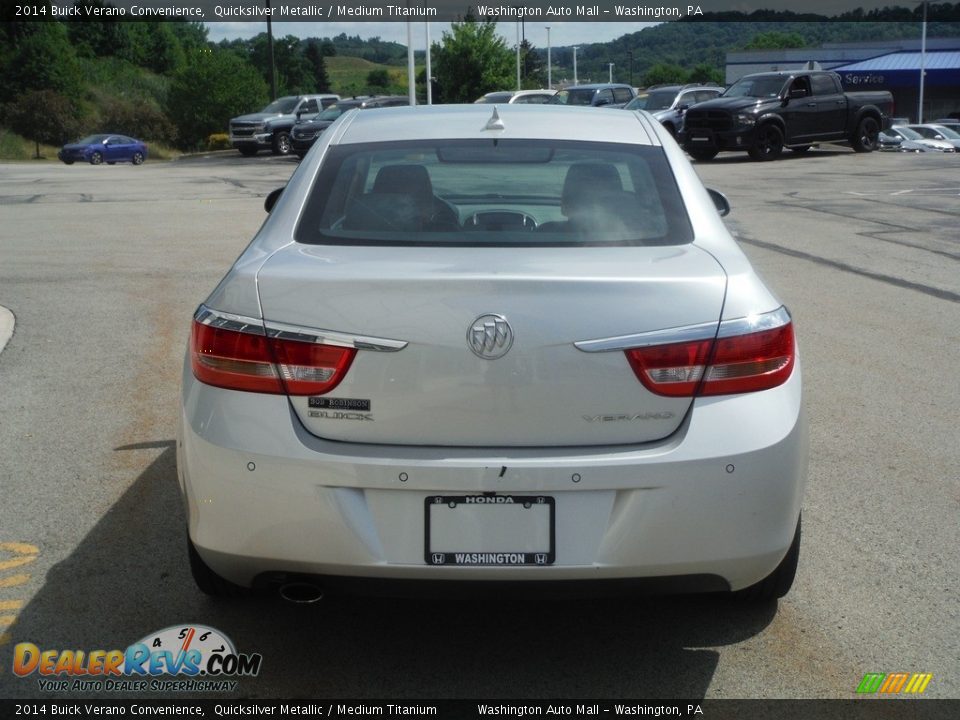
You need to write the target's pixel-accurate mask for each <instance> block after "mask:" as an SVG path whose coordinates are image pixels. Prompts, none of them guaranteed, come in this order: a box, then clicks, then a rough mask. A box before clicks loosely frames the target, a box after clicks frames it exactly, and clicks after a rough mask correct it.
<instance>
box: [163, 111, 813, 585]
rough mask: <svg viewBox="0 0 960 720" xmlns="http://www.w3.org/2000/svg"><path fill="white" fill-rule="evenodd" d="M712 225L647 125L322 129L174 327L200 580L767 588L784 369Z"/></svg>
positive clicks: (787, 467) (669, 145)
mask: <svg viewBox="0 0 960 720" xmlns="http://www.w3.org/2000/svg"><path fill="white" fill-rule="evenodd" d="M718 208H721V209H724V210H728V209H729V206H726V205H725V200H723V198H722V196H719V194H717V193H713V194H711V193H708V191H707V190H705V189H704V187H703V185H701V183H700V181H699V179H698V178H697V176H696V174H695V173H694V171H693V169H692V167H691V165H690V163H689V162H688V161H687V159H686V158H685V156H684V154H683V152H682V151H681V150H680V148H679V147H678V146H677V144H676V143H675V142H674V141H673V139H672V138H671V137H670V135H669V133H668V132H667V131H666V130H665V129H664V128H663V127H662V126H661V125H660V123H658V122H656V121H655V120H653V119H652V118H651V117H650V116H649V115H647V114H645V113H634V112H621V113H597V112H596V110H593V109H590V108H587V109H581V108H568V107H555V106H522V105H503V106H493V107H491V106H490V105H469V106H437V107H430V108H426V107H401V108H394V109H385V110H381V111H378V112H375V113H366V112H351V113H347V114H345V115H344V116H343V117H342V118H340V119H339V120H337V122H336V123H335V124H334V125H333V126H331V127H330V129H329V130H328V131H327V132H326V133H324V134H323V135H322V136H321V137H320V139H319V140H318V141H317V143H316V145H315V146H314V147H313V149H312V150H311V151H310V152H309V154H308V155H307V157H306V159H305V160H304V161H303V163H302V164H301V165H300V166H299V167H298V169H297V170H296V172H295V173H294V175H293V177H292V178H291V180H290V182H289V184H288V185H287V186H286V188H285V189H284V190H283V191H282V194H280V196H279V199H277V200H276V203H275V205H273V206H272V210H271V212H270V215H269V216H268V219H267V221H266V222H265V223H264V225H263V227H262V228H261V229H260V231H259V232H258V233H257V235H256V237H255V238H254V239H253V241H252V242H251V244H250V245H249V247H248V248H247V249H246V251H245V252H244V253H243V254H242V255H241V256H240V258H239V259H238V260H237V261H236V263H235V264H234V265H233V267H232V268H231V269H230V270H229V272H228V273H227V274H226V276H225V277H224V278H223V280H222V281H221V282H220V284H219V285H218V286H217V288H216V289H215V290H214V291H213V293H212V294H211V295H210V296H209V297H208V298H207V299H206V300H204V301H203V304H201V305H200V307H199V308H198V309H197V311H196V314H195V315H194V318H193V327H192V333H191V337H190V342H189V348H188V350H187V357H186V362H185V366H184V372H183V390H182V412H181V428H180V433H179V439H178V443H177V456H178V457H177V459H178V465H179V478H180V485H181V488H182V491H183V497H184V501H185V504H186V509H187V517H188V521H189V554H190V562H191V567H192V570H193V575H194V578H195V579H196V582H197V584H198V585H199V587H200V588H201V589H202V590H203V591H205V592H207V593H210V594H213V595H236V594H240V593H242V592H244V591H246V590H248V589H250V588H268V587H277V588H279V589H280V592H281V594H283V595H285V596H286V597H288V598H289V599H295V600H301V601H307V600H313V599H316V598H319V597H321V595H322V594H323V593H325V592H328V591H331V590H334V589H347V590H351V591H352V590H356V589H357V588H360V590H361V591H366V589H368V588H370V587H371V586H372V585H376V586H377V588H378V589H380V588H382V587H383V586H384V585H386V586H387V587H388V588H390V587H392V588H399V587H405V588H408V587H409V586H411V585H413V586H415V587H416V588H417V589H418V590H421V589H424V588H429V589H430V591H431V592H432V591H433V590H440V591H442V590H443V589H449V588H451V587H458V586H459V587H461V588H462V587H463V585H464V582H466V583H468V588H469V589H470V591H473V590H479V589H490V588H500V587H501V586H502V584H503V583H507V584H509V586H510V587H522V588H527V589H529V588H531V587H533V588H546V587H549V588H552V589H559V588H564V587H566V588H569V587H571V586H574V587H577V588H582V585H581V583H580V581H590V582H591V583H593V584H592V585H590V586H589V587H588V591H589V592H592V591H593V590H594V589H597V590H603V589H604V588H605V587H610V586H612V587H623V586H627V587H629V588H631V589H639V590H641V591H645V592H652V591H657V592H662V591H667V592H701V591H720V592H731V591H733V592H738V593H739V595H741V596H745V597H748V598H755V599H772V598H776V597H780V596H782V595H784V594H785V593H786V592H787V591H788V590H789V588H790V585H791V583H792V581H793V577H794V573H795V570H796V565H797V558H798V554H799V545H800V506H801V499H802V495H803V489H804V485H805V482H806V470H807V439H806V435H807V433H806V423H805V420H804V412H803V404H802V398H801V381H800V359H799V356H798V352H797V345H796V341H795V339H794V328H793V323H792V322H791V317H790V313H789V312H788V311H787V309H786V308H785V307H784V306H783V305H782V304H781V302H780V301H779V300H778V299H777V298H776V297H775V296H774V295H773V293H772V292H771V291H770V290H769V289H767V287H766V286H765V285H764V284H763V282H762V281H761V280H760V279H759V278H758V277H757V275H756V273H755V272H754V270H753V269H752V267H751V266H750V263H749V262H748V261H747V259H746V257H745V256H744V254H743V253H742V252H741V251H740V249H739V247H738V246H737V245H736V243H735V242H734V241H733V240H732V239H731V237H730V235H729V233H728V232H727V230H726V228H725V227H724V224H723V221H722V220H721V217H720V213H719V212H718ZM431 581H433V582H431Z"/></svg>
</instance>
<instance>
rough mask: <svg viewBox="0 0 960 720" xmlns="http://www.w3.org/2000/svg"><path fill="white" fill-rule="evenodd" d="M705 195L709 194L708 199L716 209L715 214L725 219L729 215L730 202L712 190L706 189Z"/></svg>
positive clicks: (717, 191) (720, 193) (724, 196)
mask: <svg viewBox="0 0 960 720" xmlns="http://www.w3.org/2000/svg"><path fill="white" fill-rule="evenodd" d="M707 193H709V195H710V199H711V200H713V205H714V207H715V208H717V212H718V213H720V217H726V216H727V215H729V214H730V201H729V200H727V196H726V195H724V194H723V193H722V192H720V191H719V190H714V189H713V188H707Z"/></svg>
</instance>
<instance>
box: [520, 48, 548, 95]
mask: <svg viewBox="0 0 960 720" xmlns="http://www.w3.org/2000/svg"><path fill="white" fill-rule="evenodd" d="M520 68H521V75H522V76H523V87H525V88H526V89H528V90H536V89H539V88H545V87H546V86H547V66H546V62H545V60H544V58H543V57H542V56H541V55H540V53H539V52H538V51H537V50H536V48H534V47H533V45H532V44H531V43H530V41H529V40H527V39H524V41H523V42H522V43H520Z"/></svg>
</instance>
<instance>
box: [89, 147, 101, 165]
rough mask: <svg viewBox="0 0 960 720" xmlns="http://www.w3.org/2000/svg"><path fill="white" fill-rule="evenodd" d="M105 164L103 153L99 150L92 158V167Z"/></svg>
mask: <svg viewBox="0 0 960 720" xmlns="http://www.w3.org/2000/svg"><path fill="white" fill-rule="evenodd" d="M102 162H103V153H102V152H100V151H99V150H98V151H97V152H95V153H94V154H93V155H91V156H90V164H91V165H100V164H101V163H102Z"/></svg>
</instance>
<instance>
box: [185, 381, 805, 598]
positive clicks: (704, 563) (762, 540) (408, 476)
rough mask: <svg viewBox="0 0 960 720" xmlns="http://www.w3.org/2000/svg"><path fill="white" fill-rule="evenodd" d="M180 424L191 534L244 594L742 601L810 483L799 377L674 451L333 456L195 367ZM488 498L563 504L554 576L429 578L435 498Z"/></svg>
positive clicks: (735, 399) (708, 408)
mask: <svg viewBox="0 0 960 720" xmlns="http://www.w3.org/2000/svg"><path fill="white" fill-rule="evenodd" d="M181 413H182V414H181V427H180V432H179V437H178V442H177V460H178V469H179V477H180V484H181V489H182V492H183V496H184V500H185V503H186V508H187V517H188V524H189V533H190V537H191V539H192V541H193V543H194V544H195V546H196V547H197V550H198V552H199V553H200V555H201V556H202V557H203V559H204V561H205V562H206V563H207V564H208V565H209V566H210V567H211V568H212V569H213V570H214V571H215V572H217V573H218V574H220V575H222V576H223V577H225V578H227V579H229V580H231V581H233V582H235V583H237V584H240V585H243V586H252V585H255V584H261V583H269V582H271V581H272V580H276V579H278V578H284V577H291V576H292V577H301V576H309V577H317V576H321V577H325V576H332V577H334V578H338V579H341V580H342V579H343V578H347V579H349V580H353V581H356V582H359V583H361V584H363V583H364V582H365V581H373V580H395V581H431V580H434V581H443V582H457V581H489V582H493V583H496V582H504V581H516V582H520V583H528V582H530V581H547V582H550V581H579V580H591V581H592V580H611V581H613V580H623V581H637V582H639V583H640V585H641V586H643V585H647V586H649V587H651V588H655V587H659V586H666V587H673V588H675V589H684V590H694V589H713V590H716V589H725V588H729V589H732V590H737V589H740V588H743V587H746V586H749V585H752V584H753V583H755V582H757V581H759V580H760V579H762V578H764V577H765V576H766V575H768V574H769V573H770V572H771V571H772V570H773V569H774V568H775V567H776V566H777V564H778V563H779V562H780V560H781V559H782V558H783V556H784V555H785V553H786V551H787V549H788V547H789V545H790V543H791V540H792V539H793V534H794V529H795V527H796V522H797V517H798V515H799V512H800V504H801V499H802V495H803V490H804V485H805V482H806V472H807V433H806V423H805V419H804V413H803V407H802V401H801V387H800V372H799V363H798V365H797V368H796V369H795V371H794V373H793V376H792V377H791V379H790V380H789V381H788V382H787V383H785V384H784V385H782V386H780V387H778V388H774V389H772V390H767V391H764V392H760V393H753V394H751V395H745V396H728V397H717V398H705V399H699V400H697V401H696V402H695V403H694V406H693V408H692V410H691V413H690V414H689V416H688V417H687V418H686V420H685V421H684V423H683V425H682V426H681V428H680V429H679V430H678V431H677V432H676V433H674V435H673V436H671V437H670V438H668V439H667V440H664V441H661V442H658V443H650V444H647V445H638V446H611V447H601V448H567V449H518V448H510V449H502V450H496V449H494V450H490V449H469V448H464V449H458V448H431V447H409V446H385V445H363V444H353V443H340V442H330V441H325V440H322V439H319V438H316V437H314V436H312V435H310V434H309V433H308V432H307V431H306V430H305V429H304V428H303V426H302V425H301V424H300V422H299V420H298V419H297V418H296V416H295V415H294V413H293V412H292V411H291V409H290V406H289V403H288V401H287V400H286V398H284V397H280V396H270V395H257V394H252V393H241V392H235V391H229V390H222V389H217V388H213V387H209V386H206V385H203V384H201V383H199V382H197V381H196V380H195V379H194V378H193V376H192V374H191V373H190V371H189V368H187V370H186V372H185V374H184V385H183V406H182V411H181ZM478 493H497V494H525V493H526V494H529V493H535V494H544V495H549V496H551V497H553V498H554V501H555V508H556V516H555V518H556V559H555V563H554V564H552V565H548V566H519V567H517V566H514V567H505V566H492V567H491V566H449V565H444V566H435V565H429V564H427V562H426V561H425V558H424V554H425V543H424V520H425V517H424V513H425V510H424V502H425V499H426V498H427V497H429V496H431V495H436V494H443V495H457V494H478ZM477 549H478V550H482V549H483V548H477Z"/></svg>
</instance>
